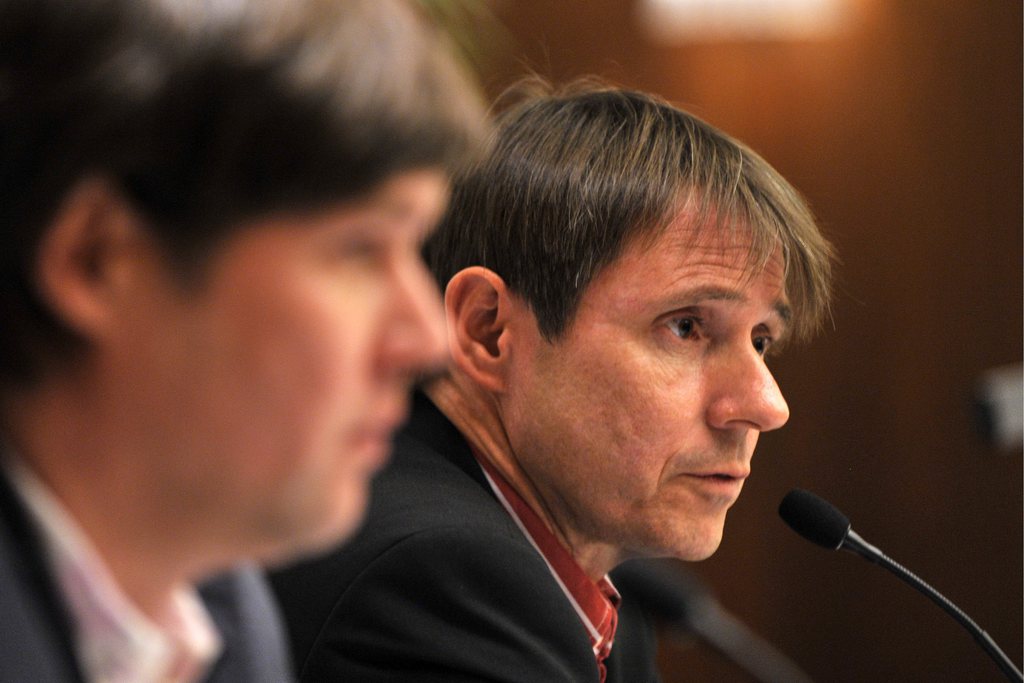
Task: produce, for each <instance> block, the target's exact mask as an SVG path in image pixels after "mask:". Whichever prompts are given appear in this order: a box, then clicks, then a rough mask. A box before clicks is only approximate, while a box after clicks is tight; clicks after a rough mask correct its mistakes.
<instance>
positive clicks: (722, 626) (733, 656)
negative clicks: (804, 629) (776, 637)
mask: <svg viewBox="0 0 1024 683" xmlns="http://www.w3.org/2000/svg"><path fill="white" fill-rule="evenodd" d="M612 580H613V581H614V582H615V585H616V586H617V587H619V588H620V589H621V591H622V595H623V600H635V601H636V604H637V605H638V606H639V607H640V608H641V609H642V610H643V611H644V612H646V613H647V614H649V615H651V616H652V617H654V618H655V619H656V620H658V621H661V622H663V623H665V624H666V625H669V626H671V627H672V628H673V629H675V630H676V631H679V632H682V633H684V634H685V633H692V634H694V635H696V636H697V637H699V638H700V639H701V640H703V641H704V642H705V643H707V644H708V645H710V646H711V647H712V648H713V649H715V650H717V651H718V652H719V653H720V654H722V655H724V656H725V658H726V659H728V660H729V661H731V662H732V663H734V664H736V665H737V666H738V667H740V668H741V669H743V670H744V671H746V672H747V673H748V674H750V675H751V676H752V677H753V678H754V679H755V680H757V681H760V682H761V683H811V679H810V677H808V676H807V674H805V673H804V672H803V671H802V670H801V669H800V668H799V667H798V666H797V665H796V664H794V663H793V662H792V661H790V660H789V659H788V658H787V657H786V656H785V655H783V654H782V653H781V652H779V651H778V650H776V649H775V648H774V647H773V646H772V645H770V644H769V643H768V642H766V641H765V640H763V639H762V638H760V637H759V636H757V635H756V634H754V633H753V632H752V631H751V630H750V629H749V628H748V627H747V626H746V625H744V624H743V622H741V621H740V620H739V619H737V618H736V617H735V616H733V615H732V614H730V613H729V612H728V611H727V610H726V609H725V608H723V607H722V606H721V605H720V604H719V603H718V601H717V600H716V599H715V597H714V596H713V595H712V594H711V591H710V590H708V588H707V587H706V586H704V585H703V583H701V582H700V581H699V580H698V579H697V578H696V577H695V576H693V575H692V574H690V573H684V572H682V571H680V570H679V569H678V568H675V567H672V566H669V565H666V564H664V563H660V562H655V561H650V560H631V561H629V562H626V563H624V564H622V565H620V566H619V567H618V568H616V569H615V570H614V571H613V572H612Z"/></svg>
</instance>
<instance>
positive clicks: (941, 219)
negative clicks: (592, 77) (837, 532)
mask: <svg viewBox="0 0 1024 683" xmlns="http://www.w3.org/2000/svg"><path fill="white" fill-rule="evenodd" d="M481 1H482V0H481ZM640 4H641V0H571V1H570V0H506V1H505V2H500V1H497V2H490V3H489V5H488V6H489V7H490V8H491V10H490V11H492V12H493V13H494V15H495V16H496V18H497V21H498V24H499V25H500V27H501V28H500V30H498V31H496V32H495V33H493V34H491V33H489V32H485V33H486V36H485V38H484V40H483V41H481V42H483V43H486V44H485V45H484V47H485V48H489V52H488V54H487V57H488V59H489V61H485V63H484V66H483V73H484V82H485V86H486V87H487V89H488V91H489V92H490V93H492V94H494V93H497V92H499V91H500V90H501V89H502V88H503V87H504V85H506V84H507V83H509V82H510V81H512V80H514V79H515V78H517V77H519V76H521V75H522V74H524V73H525V71H526V69H527V68H529V69H532V70H534V71H536V72H537V73H540V74H541V75H544V76H547V77H549V78H551V79H554V80H555V81H557V82H562V81H565V80H567V79H569V78H572V77H574V76H578V75H583V74H599V75H602V76H605V77H607V78H609V79H611V80H612V81H614V82H617V83H619V84H622V85H627V86H631V87H637V88H640V89H645V90H650V91H653V92H656V93H658V94H660V95H662V96H663V97H665V98H667V99H669V100H671V101H673V102H674V103H676V104H679V105H682V106H684V107H685V108H687V109H689V110H691V111H693V112H694V113H696V114H698V115H699V116H701V117H703V118H705V119H707V120H708V121H710V122H711V123H713V124H715V125H717V126H719V127H721V128H723V129H724V130H726V131H728V132H729V133H731V134H733V135H735V136H736V137H739V138H740V139H742V140H744V141H746V142H747V143H749V144H750V145H751V146H752V147H753V148H754V149H756V150H758V151H759V152H761V153H762V154H763V155H764V156H765V157H766V158H767V159H768V160H769V161H770V162H771V163H772V164H773V165H775V166H776V167H777V168H778V169H779V170H780V171H781V172H782V173H783V174H784V175H785V176H786V177H787V178H789V179H790V180H791V181H792V182H793V183H794V184H795V185H796V186H797V187H798V188H800V189H801V191H802V192H803V193H804V194H805V195H806V196H807V197H808V198H809V200H810V202H811V204H812V205H813V207H814V208H815V210H816V212H817V214H818V215H819V217H820V219H821V221H822V223H823V225H824V226H825V228H826V230H827V232H828V233H829V235H830V236H831V238H832V239H833V240H834V242H835V243H836V244H837V246H838V248H839V251H840V254H841V258H842V265H841V267H840V270H839V292H838V297H837V301H836V305H835V311H834V329H828V330H827V331H826V332H825V333H824V334H823V335H822V336H821V337H820V338H819V339H817V340H816V341H815V342H814V343H813V344H812V345H810V346H808V347H806V348H791V349H790V350H789V352H788V353H787V354H785V355H784V356H782V357H780V358H778V359H777V360H775V361H774V362H775V367H776V373H777V376H778V378H779V380H780V383H781V385H782V387H783V390H784V391H785V393H786V396H787V398H788V400H789V403H790V407H791V410H792V412H793V417H792V419H791V421H790V423H789V425H788V426H787V427H786V428H785V429H783V430H782V431H781V432H776V433H773V434H769V435H766V436H765V437H763V439H762V442H761V446H760V447H759V450H758V454H757V456H756V457H755V460H754V476H753V477H752V479H751V480H750V481H749V482H748V483H747V487H746V489H745V491H744V494H743V496H742V498H741V499H740V502H739V503H738V504H737V506H736V507H735V508H734V509H733V512H732V513H731V514H730V518H729V522H728V523H727V525H726V539H725V542H724V543H723V545H722V547H721V549H720V550H719V552H718V553H717V554H716V555H715V556H714V557H713V558H711V559H710V560H708V561H706V562H703V563H699V564H696V565H693V569H694V571H696V572H698V573H699V574H700V576H702V577H703V578H704V579H705V580H706V581H707V582H708V583H709V584H710V585H711V586H712V588H713V590H714V592H715V593H716V595H717V596H718V597H719V599H720V601H721V602H722V603H723V604H724V605H725V606H726V607H727V608H728V609H730V610H731V611H733V612H734V613H735V614H737V615H738V616H739V617H740V618H742V619H743V620H744V621H746V622H747V623H748V624H749V625H750V626H752V627H753V628H754V629H755V630H756V631H757V632H758V633H760V634H761V635H762V636H764V637H765V638H766V639H768V640H769V641H771V642H773V643H774V644H776V645H777V646H778V647H779V648H780V649H781V650H783V651H784V652H786V653H787V654H789V655H790V656H791V657H792V658H793V659H794V660H796V661H797V662H798V663H799V664H800V665H801V666H802V667H803V668H805V669H806V670H807V671H808V673H809V674H810V675H811V676H812V677H813V678H814V679H815V680H818V681H834V682H844V681H851V682H852V681H989V680H991V681H998V680H1002V677H1001V675H1000V673H999V671H998V669H997V668H996V667H995V665H994V664H992V663H991V662H990V661H989V660H988V658H987V656H986V655H985V654H984V653H983V652H982V651H981V650H980V648H978V647H977V645H976V644H975V643H974V642H973V641H972V639H971V638H970V637H969V636H968V635H967V633H966V631H964V630H962V629H961V627H960V626H958V625H957V624H956V623H955V622H954V621H953V620H952V619H950V618H949V617H948V616H947V615H946V614H944V613H943V612H942V611H941V610H940V609H939V608H938V607H936V606H935V605H933V604H932V603H931V602H929V601H928V600H927V599H926V598H924V597H923V596H921V595H919V594H917V593H916V592H914V591H913V590H912V589H910V588H909V587H907V586H905V585H904V584H902V583H900V582H899V581H898V580H897V579H896V578H895V577H893V576H891V575H889V574H887V573H886V572H884V571H883V570H882V569H880V568H878V567H874V566H871V565H869V564H868V563H866V562H864V561H863V560H861V559H860V558H858V557H855V556H853V555H851V554H848V553H830V552H828V551H825V550H823V549H820V548H817V547H816V546H812V545H810V544H809V543H807V542H805V541H803V540H801V539H800V538H798V537H797V536H796V535H795V534H794V533H793V532H791V531H790V530H789V529H787V528H786V527H785V526H784V525H783V523H782V522H781V521H779V519H778V516H777V514H776V508H777V506H778V502H779V500H780V499H781V498H782V496H783V495H784V494H785V493H786V492H787V491H788V490H789V489H790V488H792V487H802V488H808V489H810V490H813V491H815V492H817V493H819V494H820V495H822V496H823V497H825V498H827V499H830V500H831V501H832V502H834V503H835V504H836V505H837V506H838V507H839V508H840V509H842V510H843V511H844V512H845V513H846V514H847V515H848V516H849V517H850V518H851V519H852V520H853V523H854V528H855V529H856V530H858V531H859V533H860V534H861V535H862V536H864V537H865V538H866V539H867V540H869V541H871V542H872V543H874V544H875V545H877V546H879V547H880V548H882V549H883V550H884V551H886V552H887V553H888V554H889V555H890V556H893V557H894V559H896V560H897V561H899V562H901V563H902V564H904V565H906V566H907V567H908V568H910V569H911V570H913V571H915V572H916V573H918V574H919V575H921V576H922V577H924V578H925V579H926V580H928V581H929V582H930V583H931V584H932V585H934V586H935V587H936V588H938V589H939V590H940V591H941V592H943V593H945V594H946V595H947V596H948V597H949V598H950V599H952V600H953V601H954V602H955V603H957V604H958V605H959V606H960V607H961V608H963V609H964V611H965V612H967V613H968V614H970V615H971V616H972V617H973V618H974V619H975V620H976V621H977V622H978V623H979V624H980V625H981V626H982V627H983V628H985V629H986V630H987V631H988V633H989V634H990V635H991V636H992V637H993V639H994V640H995V641H996V642H997V643H999V644H1000V646H1001V647H1002V648H1003V649H1004V650H1006V652H1007V653H1008V654H1009V655H1010V657H1011V658H1012V659H1013V660H1014V661H1015V662H1016V663H1017V665H1018V666H1020V664H1021V661H1022V659H1024V657H1022V642H1024V637H1022V628H1021V626H1022V613H1024V608H1022V595H1021V590H1022V583H1024V577H1022V556H1024V551H1022V535H1024V531H1022V519H1024V512H1022V487H1024V484H1022V478H1021V477H1022V475H1021V470H1022V467H1021V465H1022V454H1021V449H1020V447H1019V445H1018V446H1016V447H1015V448H1011V449H1009V450H1005V449H998V448H996V447H993V446H991V445H989V444H987V443H986V442H985V440H984V439H982V438H981V437H980V435H979V434H978V432H977V431H976V429H975V424H974V422H973V421H972V413H971V404H970V399H971V395H972V389H973V386H974V384H975V382H976V380H977V379H978V377H979V376H980V374H981V373H982V372H983V371H985V370H987V369H989V368H991V367H994V366H999V365H1002V364H1006V363H1017V362H1020V360H1021V354H1022V346H1024V342H1022V327H1024V322H1022V253H1024V247H1022V194H1024V192H1022V182H1024V181H1022V173H1021V169H1022V125H1024V124H1022V95H1021V91H1022V78H1024V76H1022V3H1021V2H1020V1H1019V0H982V1H979V2H976V1H972V0H959V1H957V0H898V1H897V0H890V1H883V0H836V3H835V4H836V6H837V7H839V8H840V9H841V10H842V12H843V14H842V17H841V18H840V19H839V20H838V21H836V22H833V24H832V25H831V26H830V27H828V28H827V29H826V30H825V31H824V32H822V33H821V34H819V35H810V36H807V35H805V36H801V37H795V38H794V37H787V36H780V35H774V36H756V35H755V36H750V35H746V36H740V35H729V34H726V35H722V36H718V37H715V36H713V35H711V34H710V33H709V34H708V35H705V36H700V37H701V40H700V42H693V41H687V40H685V38H684V37H676V38H672V37H671V36H669V37H663V38H661V39H656V38H655V37H654V36H653V34H652V31H651V30H650V29H649V27H646V26H645V25H644V23H643V22H642V21H641V18H640V17H641V13H640V10H641V7H640ZM767 4H771V3H770V2H769V3H767ZM776 4H780V3H776ZM781 4H785V3H781ZM698 33H699V32H698ZM1022 410H1024V408H1022ZM661 664H662V671H663V675H664V679H665V681H666V683H672V682H674V681H722V680H729V681H732V680H737V681H742V680H746V679H745V678H744V677H743V675H742V674H740V673H739V672H738V671H737V669H736V668H735V667H733V666H731V665H729V664H728V663H725V662H724V661H722V660H721V659H719V658H718V657H717V656H716V655H715V654H714V653H712V652H710V651H709V650H707V648H705V647H702V646H701V645H699V644H690V645H668V644H666V645H665V646H664V647H663V648H662V652H661Z"/></svg>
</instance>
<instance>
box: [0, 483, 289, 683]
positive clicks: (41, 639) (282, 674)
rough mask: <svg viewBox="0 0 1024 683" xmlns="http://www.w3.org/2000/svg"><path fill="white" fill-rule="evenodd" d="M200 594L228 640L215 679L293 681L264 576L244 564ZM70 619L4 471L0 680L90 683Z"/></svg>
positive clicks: (217, 682) (224, 682) (225, 682)
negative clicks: (82, 668)
mask: <svg viewBox="0 0 1024 683" xmlns="http://www.w3.org/2000/svg"><path fill="white" fill-rule="evenodd" d="M200 592H201V595H202V598H203V601H204V603H205V605H206V608H207V609H208V610H209V612H210V616H211V617H212V618H213V621H214V623H215V624H216V626H217V629H218V631H219V632H220V634H221V638H222V640H223V642H224V650H223V652H222V654H221V656H220V658H219V659H218V660H217V661H216V662H215V663H214V665H213V668H212V669H211V671H210V674H209V676H208V677H207V679H206V680H207V681H208V682H209V683H236V682H237V683H256V682H259V683H282V682H283V681H284V682H286V681H291V680H293V677H292V675H291V670H290V665H289V660H288V657H287V654H286V649H285V646H284V635H283V633H282V631H281V628H280V620H279V615H278V613H277V609H276V606H275V605H274V603H273V601H272V599H271V597H270V594H269V591H268V590H267V588H266V582H265V581H264V579H263V577H262V575H261V574H260V573H258V572H257V571H256V570H254V569H240V570H238V571H235V572H232V573H230V574H226V575H224V576H223V577H220V578H218V579H215V580H213V581H210V582H209V584H207V585H205V586H203V587H202V589H201V591H200ZM70 623H71V622H70V619H69V615H68V613H67V611H66V609H65V607H64V604H63V602H62V599H61V597H60V593H59V591H58V589H57V587H56V585H55V584H54V582H53V579H52V577H51V575H50V571H49V569H48V567H47V565H46V562H45V560H44V556H43V553H42V548H41V545H40V541H39V538H38V536H37V534H36V529H35V526H34V523H33V522H32V520H31V519H30V517H29V516H28V514H27V512H26V510H25V508H24V507H23V505H22V503H21V500H20V498H19V497H18V495H17V493H15V491H14V490H13V489H12V488H11V486H10V483H9V482H8V481H7V479H6V477H4V476H3V475H2V473H0V683H26V682H27V681H32V682H33V683H35V682H36V681H39V682H40V683H82V682H83V680H84V679H83V677H82V673H81V671H80V669H79V665H78V662H77V661H76V656H75V652H74V648H73V645H72V636H71V633H72V629H71V625H70Z"/></svg>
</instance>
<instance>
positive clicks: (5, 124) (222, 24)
mask: <svg viewBox="0 0 1024 683" xmlns="http://www.w3.org/2000/svg"><path fill="white" fill-rule="evenodd" d="M484 121H485V117H484V110H483V106H482V103H481V102H480V101H479V96H478V94H477V90H476V88H475V87H474V85H473V84H472V82H471V80H470V79H469V78H468V77H467V76H466V75H465V74H464V73H462V70H461V68H460V67H459V65H458V64H457V63H456V61H455V59H454V58H453V57H452V55H451V53H450V52H449V51H448V49H447V46H446V45H444V44H443V40H442V39H441V38H440V36H439V35H437V34H436V32H435V31H434V30H432V29H431V28H430V27H429V26H428V25H427V24H425V23H424V22H423V21H422V18H421V17H420V16H418V15H417V14H416V13H415V11H414V10H413V9H412V8H411V7H410V6H408V5H405V4H402V2H401V1H400V0H346V1H345V2H336V1H333V0H247V1H246V2H237V3H235V2H231V3H215V2H180V1H178V0H175V1H168V0H76V2H73V3H68V2H66V0H2V2H0V245H2V246H0V319H2V322H0V383H6V382H8V381H14V380H17V381H24V380H26V379H29V378H31V377H32V375H33V369H34V368H35V367H36V365H37V363H38V362H39V361H40V355H41V351H39V350H38V347H40V346H50V347H53V348H52V349H51V352H50V355H53V354H54V353H56V354H58V355H59V354H62V353H65V352H66V351H68V350H70V349H72V348H75V347H76V346H77V345H78V344H77V340H75V339H74V338H73V336H72V335H71V334H70V332H69V331H67V330H66V329H65V328H63V327H62V326H61V325H60V324H59V323H58V321H56V320H55V319H54V317H53V316H51V315H50V314H49V312H48V310H47V308H46V306H45V305H44V304H42V303H41V302H40V301H39V298H38V297H37V296H36V294H35V287H34V285H33V277H32V272H33V269H34V257H35V251H36V248H37V245H38V243H39V239H40V236H41V235H42V234H43V233H44V232H45V230H46V228H47V225H48V222H49V221H50V220H51V218H52V215H53V212H54V211H55V209H56V208H57V206H58V205H59V203H60V201H61V199H62V197H63V196H64V195H65V194H66V193H67V192H68V191H69V189H70V188H71V187H72V186H74V185H75V184H76V183H77V182H78V181H80V180H81V179H82V178H84V177H85V176H88V175H100V176H103V177H105V178H107V179H108V180H110V181H112V182H114V183H115V184H116V185H117V186H118V187H119V189H120V190H121V191H122V192H123V194H124V195H125V196H126V197H127V198H128V200H129V201H130V202H131V203H132V204H133V205H134V208H135V209H136V210H137V211H138V212H139V213H140V214H141V215H142V216H143V217H144V218H145V220H146V223H147V225H148V226H149V228H150V229H151V230H152V232H153V234H154V235H155V236H156V237H157V238H158V240H159V241H160V242H161V243H162V244H163V245H164V246H165V247H166V249H167V252H168V254H169V256H170V257H172V259H173V261H174V262H175V263H176V264H177V265H178V266H179V270H181V271H182V273H183V274H185V275H187V274H188V270H189V266H193V265H194V264H196V263H199V262H201V261H202V257H203V256H204V255H205V254H208V253H209V252H210V251H211V250H212V249H213V247H214V245H215V244H216V243H217V242H218V240H221V239H222V238H223V237H224V236H225V235H228V234H230V233H231V232H232V231H233V230H235V229H236V228H237V227H238V225H239V224H240V223H242V222H243V221H245V220H246V219H249V218H253V217H256V216H260V215H265V214H268V213H271V212H278V211H304V210H309V209H314V208H316V207H318V206H321V205H324V204H326V203H329V202H338V201H342V200H345V199H348V198H352V197H355V196H358V195H359V194H360V193H364V192H366V191H368V190H369V189H370V188H372V187H373V186H375V185H377V184H379V183H380V182H381V181H383V180H384V179H386V178H388V177H389V176H392V175H394V174H396V173H398V172H401V171H404V170H409V169H413V168H420V167H438V168H441V169H444V170H446V171H448V172H449V173H454V172H456V171H458V170H459V169H461V168H462V165H463V163H464V162H466V161H467V160H468V159H470V158H471V157H472V155H473V154H474V153H475V150H477V149H478V146H479V143H480V142H481V141H482V139H483V138H484V136H485V135H486V130H485V124H484Z"/></svg>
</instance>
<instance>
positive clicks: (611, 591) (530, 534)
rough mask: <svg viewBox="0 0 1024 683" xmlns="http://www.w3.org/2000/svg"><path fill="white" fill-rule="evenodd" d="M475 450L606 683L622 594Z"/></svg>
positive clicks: (495, 490)
mask: <svg viewBox="0 0 1024 683" xmlns="http://www.w3.org/2000/svg"><path fill="white" fill-rule="evenodd" d="M472 450H473V455H474V456H475V457H476V460H477V462H478V463H480V466H481V468H482V469H483V472H484V476H485V477H486V478H487V482H488V483H489V484H490V486H491V489H492V490H493V491H494V494H495V495H496V496H497V498H498V500H499V501H500V502H501V504H502V506H504V508H505V510H506V511H507V512H508V514H509V515H511V517H512V519H513V520H514V521H515V522H516V524H517V525H518V526H519V528H520V529H521V530H522V532H523V534H524V535H525V536H526V538H527V539H528V540H529V541H530V543H531V544H532V545H533V547H534V548H536V549H537V552H538V553H540V555H541V557H542V558H543V559H544V562H545V563H546V564H547V566H548V570H549V571H550V572H551V575H552V576H553V577H554V579H555V581H556V582H557V583H558V585H559V587H560V588H561V589H562V592H563V593H565V597H566V598H567V599H568V600H569V603H570V604H571V605H572V606H573V609H575V610H576V614H577V616H579V618H580V621H581V622H582V623H583V626H584V627H585V628H586V630H587V634H588V636H589V637H590V645H591V647H592V649H593V651H594V657H595V659H596V660H597V664H598V669H599V671H600V673H601V681H602V682H603V681H604V680H605V676H606V668H605V664H604V660H605V659H606V658H607V657H608V655H609V654H610V652H611V648H612V643H613V641H614V639H615V628H616V626H617V624H618V613H617V608H618V606H619V603H620V601H621V597H620V596H619V592H618V591H617V590H616V589H615V586H614V585H613V584H612V582H611V579H610V578H609V577H608V576H607V575H605V576H604V577H602V578H601V579H600V580H598V581H596V582H595V581H594V580H593V579H591V578H590V577H589V576H588V575H587V574H586V572H584V571H583V568H582V567H580V565H579V563H577V562H576V560H575V558H573V556H572V554H571V553H569V551H568V550H567V549H566V548H565V546H564V545H562V543H561V542H560V541H559V540H558V538H556V537H555V535H554V534H553V533H552V532H551V530H550V529H549V528H548V526H547V524H545V523H544V520H542V519H541V518H540V516H539V515H538V514H537V512H536V511H534V510H533V508H531V507H530V506H529V504H527V502H526V501H525V500H524V499H523V497H522V496H520V495H519V493H518V492H517V491H516V490H515V489H514V488H513V487H512V485H511V484H510V483H509V482H508V480H507V479H505V477H503V476H502V474H501V473H500V472H499V471H498V469H497V468H496V467H494V465H493V464H491V463H490V461H488V459H487V458H486V457H484V456H482V455H481V454H480V453H478V452H477V451H476V449H475V448H474V449H472Z"/></svg>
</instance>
